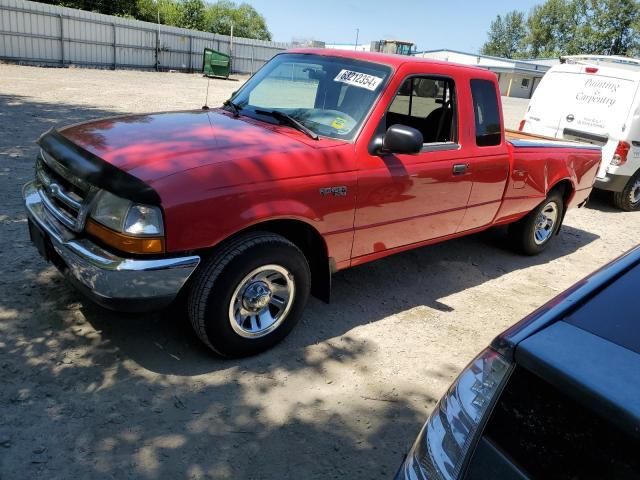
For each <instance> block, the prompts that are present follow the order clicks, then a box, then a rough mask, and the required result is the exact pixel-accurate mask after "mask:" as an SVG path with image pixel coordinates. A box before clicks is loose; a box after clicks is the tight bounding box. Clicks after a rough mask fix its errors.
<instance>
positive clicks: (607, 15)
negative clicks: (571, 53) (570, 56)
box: [577, 0, 640, 55]
mask: <svg viewBox="0 0 640 480" xmlns="http://www.w3.org/2000/svg"><path fill="white" fill-rule="evenodd" d="M584 17H585V22H584V23H582V24H581V25H579V26H578V29H577V35H579V36H580V37H581V38H582V39H583V45H582V49H583V50H584V51H586V52H587V53H599V54H602V55H626V54H628V53H630V52H631V51H632V50H634V49H635V46H636V43H637V42H638V31H637V29H636V27H637V25H638V21H639V19H640V10H639V7H638V3H637V2H635V1H633V0H589V1H588V2H585V5H584Z"/></svg>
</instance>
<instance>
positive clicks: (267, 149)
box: [60, 109, 343, 182]
mask: <svg viewBox="0 0 640 480" xmlns="http://www.w3.org/2000/svg"><path fill="white" fill-rule="evenodd" d="M60 133H61V134H62V135H63V136H65V137H66V138H67V139H69V140H70V141H72V142H73V143H75V144H76V145H78V146H80V147H82V148H83V149H85V150H87V151H89V152H90V153H92V154H94V155H96V156H98V157H100V158H102V159H103V160H105V161H107V162H109V163H110V164H112V165H114V166H115V167H118V168H119V169H121V170H123V171H125V172H127V173H130V174H131V175H133V176H135V177H137V178H139V179H140V180H143V181H145V182H153V181H154V180H158V179H160V178H163V177H166V176H168V175H172V174H175V173H179V172H183V171H186V170H190V169H193V168H198V167H201V166H204V165H210V164H212V163H217V162H223V161H224V162H226V161H233V160H237V159H240V158H243V159H246V158H255V157H258V156H262V155H266V154H273V153H279V152H284V151H287V152H288V151H291V152H293V151H299V150H300V149H312V150H315V149H318V148H323V147H329V146H333V145H336V144H339V143H343V142H339V141H337V140H330V139H320V140H318V141H315V140H312V139H310V138H308V137H307V136H305V135H304V134H302V133H301V132H298V131H296V130H293V129H291V128H288V127H283V126H279V125H271V124H267V123H264V122H259V121H257V120H253V119H251V118H248V117H244V116H243V117H238V118H234V117H233V116H232V115H230V114H228V113H227V112H224V111H222V110H218V109H216V110H209V111H205V110H195V111H184V112H170V113H154V114H147V115H132V116H120V117H112V118H106V119H102V120H97V121H91V122H87V123H82V124H77V125H72V126H70V127H66V128H64V129H62V130H60Z"/></svg>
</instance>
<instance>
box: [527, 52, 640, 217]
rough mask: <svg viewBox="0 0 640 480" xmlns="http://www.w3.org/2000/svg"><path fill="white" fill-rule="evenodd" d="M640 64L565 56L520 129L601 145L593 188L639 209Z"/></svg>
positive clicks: (537, 93) (543, 83)
mask: <svg viewBox="0 0 640 480" xmlns="http://www.w3.org/2000/svg"><path fill="white" fill-rule="evenodd" d="M639 85H640V60H636V59H632V58H627V57H615V56H601V55H576V56H567V57H561V63H560V64H559V65H555V66H553V67H551V69H550V70H549V71H548V72H547V73H546V74H545V76H544V77H543V78H542V81H541V82H540V85H539V86H538V88H537V90H536V91H535V93H534V94H533V97H532V98H531V101H530V102H529V106H528V108H527V112H526V114H525V117H524V120H522V122H520V127H519V128H520V130H521V131H523V132H526V133H534V134H538V135H544V136H548V137H554V138H563V139H566V140H576V141H580V142H588V143H592V144H595V145H600V146H602V163H601V164H600V169H599V170H598V174H597V177H596V181H595V184H594V186H595V187H596V188H599V189H601V190H609V191H612V192H614V193H613V197H614V203H615V205H616V206H617V207H618V208H620V209H623V210H627V211H630V210H637V209H640V92H639V89H638V87H639Z"/></svg>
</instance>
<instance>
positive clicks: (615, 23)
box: [483, 0, 640, 58]
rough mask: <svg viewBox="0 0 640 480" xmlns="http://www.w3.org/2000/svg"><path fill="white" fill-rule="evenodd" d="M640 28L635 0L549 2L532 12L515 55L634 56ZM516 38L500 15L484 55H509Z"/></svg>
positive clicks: (639, 13)
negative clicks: (509, 40)
mask: <svg viewBox="0 0 640 480" xmlns="http://www.w3.org/2000/svg"><path fill="white" fill-rule="evenodd" d="M512 13H513V12H512ZM639 27H640V4H638V2H637V1H635V0H546V1H545V2H544V3H543V4H542V5H538V6H536V7H534V8H533V9H532V10H531V12H530V13H529V15H528V17H527V21H526V35H525V37H524V39H522V42H521V43H520V47H519V49H518V51H517V52H516V54H515V55H514V56H524V55H527V56H531V57H546V58H553V57H558V56H559V55H576V54H601V55H630V54H634V53H637V52H638V50H639V45H638V44H639V35H638V34H639ZM510 36H511V37H513V35H512V34H510V33H509V32H508V29H507V22H506V17H505V20H503V19H502V18H501V17H500V16H498V18H496V20H494V22H492V24H491V29H490V30H489V34H488V39H487V42H486V43H485V45H484V46H483V53H484V52H485V51H486V52H491V54H493V55H500V56H508V54H509V53H510V49H509V48H508V39H509V38H510Z"/></svg>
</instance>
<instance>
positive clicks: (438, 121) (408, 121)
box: [385, 77, 457, 144]
mask: <svg viewBox="0 0 640 480" xmlns="http://www.w3.org/2000/svg"><path fill="white" fill-rule="evenodd" d="M456 113H457V106H456V98H455V88H454V83H453V80H451V79H443V78H432V77H411V78H408V79H406V80H405V81H404V82H403V83H402V85H401V86H400V88H399V89H398V93H396V96H395V98H394V99H393V102H391V105H390V107H389V110H388V111H387V115H386V117H385V130H386V129H387V128H389V127H390V126H391V125H396V124H400V125H406V126H408V127H413V128H415V129H416V130H418V131H420V133H422V136H423V138H424V143H425V144H432V143H448V142H451V143H453V142H456V141H457V129H456V125H457V115H456Z"/></svg>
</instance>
